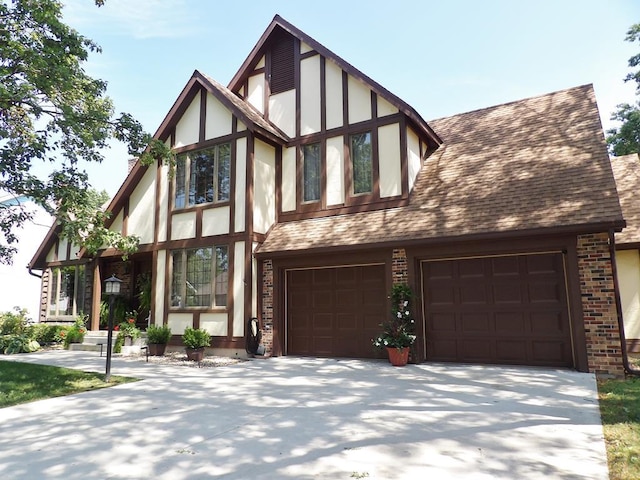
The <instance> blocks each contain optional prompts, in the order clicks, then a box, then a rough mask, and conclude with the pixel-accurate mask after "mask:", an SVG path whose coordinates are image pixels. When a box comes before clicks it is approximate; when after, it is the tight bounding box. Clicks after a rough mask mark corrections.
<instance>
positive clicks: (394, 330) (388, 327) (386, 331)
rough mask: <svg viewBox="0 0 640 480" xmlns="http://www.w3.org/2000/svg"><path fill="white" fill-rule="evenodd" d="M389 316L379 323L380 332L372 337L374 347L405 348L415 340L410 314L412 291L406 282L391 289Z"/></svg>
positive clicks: (412, 320)
mask: <svg viewBox="0 0 640 480" xmlns="http://www.w3.org/2000/svg"><path fill="white" fill-rule="evenodd" d="M390 297H391V317H390V318H389V320H387V321H385V322H383V323H381V324H380V326H381V327H382V333H381V334H380V335H378V336H377V337H376V338H374V339H373V345H374V346H375V347H379V348H383V347H392V348H405V347H410V346H411V345H413V342H415V340H416V335H415V333H414V330H415V320H414V319H413V316H412V314H411V306H410V302H411V298H412V297H413V293H412V292H411V288H410V287H409V286H408V285H406V284H397V285H394V286H393V288H392V289H391V295H390Z"/></svg>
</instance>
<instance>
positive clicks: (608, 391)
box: [598, 378, 640, 480]
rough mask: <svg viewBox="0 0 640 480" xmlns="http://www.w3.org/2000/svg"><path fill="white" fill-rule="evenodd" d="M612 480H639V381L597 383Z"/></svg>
mask: <svg viewBox="0 0 640 480" xmlns="http://www.w3.org/2000/svg"><path fill="white" fill-rule="evenodd" d="M598 392H599V397H600V414H601V416H602V426H603V429H604V437H605V441H606V445H607V460H608V463H609V477H610V479H611V480H623V479H624V480H626V479H630V478H640V378H628V379H627V380H603V381H599V382H598Z"/></svg>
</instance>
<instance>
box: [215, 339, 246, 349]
mask: <svg viewBox="0 0 640 480" xmlns="http://www.w3.org/2000/svg"><path fill="white" fill-rule="evenodd" d="M211 344H212V345H211V346H212V347H213V348H229V349H235V350H240V349H244V338H243V337H231V339H230V340H229V339H228V337H211Z"/></svg>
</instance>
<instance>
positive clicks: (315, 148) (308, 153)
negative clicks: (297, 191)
mask: <svg viewBox="0 0 640 480" xmlns="http://www.w3.org/2000/svg"><path fill="white" fill-rule="evenodd" d="M302 171H303V184H302V199H303V201H304V202H317V201H318V200H320V195H321V192H320V179H321V177H322V164H321V162H320V144H319V143H313V144H311V145H304V146H303V147H302Z"/></svg>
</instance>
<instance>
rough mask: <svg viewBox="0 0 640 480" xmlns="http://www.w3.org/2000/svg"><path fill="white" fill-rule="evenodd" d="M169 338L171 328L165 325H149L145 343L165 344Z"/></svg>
mask: <svg viewBox="0 0 640 480" xmlns="http://www.w3.org/2000/svg"><path fill="white" fill-rule="evenodd" d="M170 339H171V329H170V328H169V327H168V326H167V325H149V327H148V328H147V343H162V344H165V345H166V344H167V343H169V340H170Z"/></svg>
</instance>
